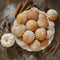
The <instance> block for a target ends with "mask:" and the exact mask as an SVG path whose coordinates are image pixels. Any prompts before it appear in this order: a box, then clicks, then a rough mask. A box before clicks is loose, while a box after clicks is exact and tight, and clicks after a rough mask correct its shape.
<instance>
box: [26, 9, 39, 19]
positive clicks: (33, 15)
mask: <svg viewBox="0 0 60 60" xmlns="http://www.w3.org/2000/svg"><path fill="white" fill-rule="evenodd" d="M27 19H28V20H37V19H38V13H37V12H35V11H32V10H30V11H29V13H28V16H27Z"/></svg>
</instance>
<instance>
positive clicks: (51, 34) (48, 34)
mask: <svg viewBox="0 0 60 60" xmlns="http://www.w3.org/2000/svg"><path fill="white" fill-rule="evenodd" d="M53 35H54V33H53V31H52V30H47V39H50V38H52V36H53Z"/></svg>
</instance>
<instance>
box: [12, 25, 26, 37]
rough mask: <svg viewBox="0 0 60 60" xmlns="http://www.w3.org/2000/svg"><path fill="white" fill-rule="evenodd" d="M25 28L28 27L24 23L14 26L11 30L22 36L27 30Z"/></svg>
mask: <svg viewBox="0 0 60 60" xmlns="http://www.w3.org/2000/svg"><path fill="white" fill-rule="evenodd" d="M25 30H26V27H25V25H22V24H20V25H18V26H17V27H15V26H12V28H11V32H12V33H13V34H15V35H16V36H17V37H21V36H22V35H23V33H24V32H25Z"/></svg>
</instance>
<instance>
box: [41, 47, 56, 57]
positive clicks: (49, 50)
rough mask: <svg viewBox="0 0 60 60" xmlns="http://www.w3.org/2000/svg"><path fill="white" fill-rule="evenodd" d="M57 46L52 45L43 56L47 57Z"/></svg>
mask: <svg viewBox="0 0 60 60" xmlns="http://www.w3.org/2000/svg"><path fill="white" fill-rule="evenodd" d="M54 48H55V47H51V48H50V49H48V51H46V52H45V53H44V55H43V56H42V58H45V57H46V56H47V55H48V54H49V53H50V52H51V51H52V50H53V49H54Z"/></svg>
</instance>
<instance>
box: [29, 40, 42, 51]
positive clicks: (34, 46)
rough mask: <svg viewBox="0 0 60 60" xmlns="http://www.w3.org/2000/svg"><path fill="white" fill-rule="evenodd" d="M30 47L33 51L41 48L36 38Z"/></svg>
mask: <svg viewBox="0 0 60 60" xmlns="http://www.w3.org/2000/svg"><path fill="white" fill-rule="evenodd" d="M30 48H31V49H32V50H33V51H39V50H40V48H41V44H40V42H39V41H38V40H35V41H34V42H33V43H32V44H31V46H30Z"/></svg>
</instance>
